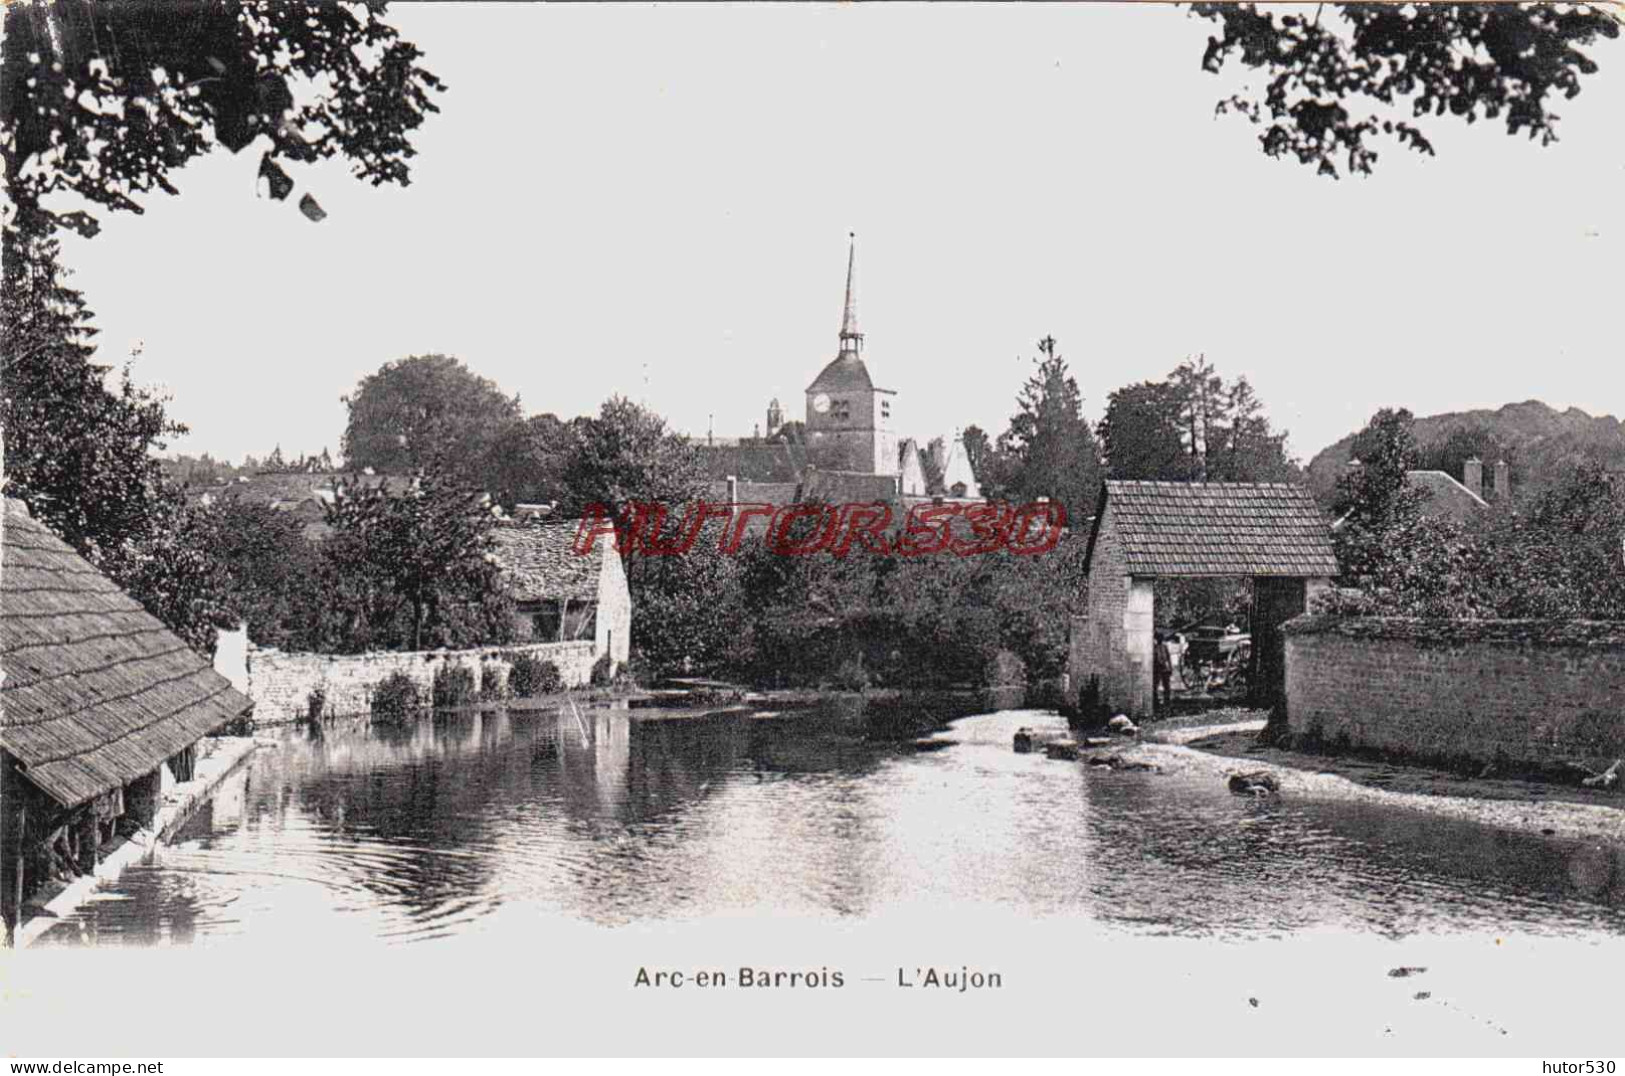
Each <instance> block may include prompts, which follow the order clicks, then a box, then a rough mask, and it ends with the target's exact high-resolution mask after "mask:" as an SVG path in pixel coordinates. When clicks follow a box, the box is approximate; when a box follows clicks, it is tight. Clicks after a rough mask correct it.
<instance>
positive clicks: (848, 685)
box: [831, 658, 869, 691]
mask: <svg viewBox="0 0 1625 1076" xmlns="http://www.w3.org/2000/svg"><path fill="white" fill-rule="evenodd" d="M831 683H832V684H833V686H834V687H835V688H836V690H838V691H867V690H869V670H867V669H865V668H864V667H863V662H862V661H859V660H858V659H857V658H847V659H846V660H845V661H843V662H841V664H840V667H839V668H837V669H836V670H835V676H834V677H833V678H832V680H831Z"/></svg>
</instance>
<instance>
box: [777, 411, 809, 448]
mask: <svg viewBox="0 0 1625 1076" xmlns="http://www.w3.org/2000/svg"><path fill="white" fill-rule="evenodd" d="M772 440H773V442H774V443H775V444H781V445H804V444H806V443H807V424H806V423H805V422H802V421H801V420H800V419H799V418H793V419H791V420H790V421H789V422H786V423H785V424H784V425H782V426H780V427H779V429H778V432H777V433H775V434H774V435H773V438H772Z"/></svg>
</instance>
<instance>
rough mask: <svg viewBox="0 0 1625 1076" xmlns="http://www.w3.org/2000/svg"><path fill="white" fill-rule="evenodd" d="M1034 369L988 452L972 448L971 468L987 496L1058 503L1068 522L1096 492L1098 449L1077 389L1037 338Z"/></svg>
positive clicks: (1052, 346) (1047, 341)
mask: <svg viewBox="0 0 1625 1076" xmlns="http://www.w3.org/2000/svg"><path fill="white" fill-rule="evenodd" d="M1038 351H1039V355H1040V356H1041V357H1040V358H1038V359H1035V360H1034V362H1035V365H1036V366H1037V367H1038V369H1037V370H1036V372H1035V373H1034V374H1033V376H1032V377H1031V378H1029V379H1028V380H1027V383H1026V384H1025V385H1023V386H1022V388H1021V392H1020V394H1019V395H1018V396H1017V397H1016V413H1015V414H1014V415H1012V416H1011V418H1010V425H1009V428H1008V429H1006V430H1005V432H1004V433H1003V434H1001V435H1000V436H999V439H998V442H997V444H996V447H995V449H994V451H993V452H992V453H988V452H987V451H986V450H985V449H984V448H978V449H977V450H976V454H977V455H980V457H981V459H980V468H978V467H977V465H976V461H974V460H973V461H972V470H973V471H974V472H975V474H976V477H977V481H978V483H979V484H981V485H982V492H983V494H984V495H986V496H989V497H999V498H1008V499H1010V500H1014V501H1021V502H1030V501H1036V500H1038V499H1039V498H1040V497H1047V498H1049V499H1050V500H1052V501H1058V502H1060V503H1061V504H1062V506H1064V507H1065V509H1066V518H1067V519H1068V520H1069V521H1071V522H1072V523H1073V524H1078V523H1081V522H1082V521H1083V520H1085V519H1088V518H1089V516H1090V515H1091V514H1092V513H1093V511H1094V505H1095V498H1096V497H1097V496H1098V494H1099V491H1100V480H1101V469H1100V451H1099V448H1098V447H1097V446H1096V444H1095V436H1094V433H1093V431H1091V430H1090V429H1089V424H1088V423H1087V422H1085V421H1084V418H1083V393H1082V392H1081V391H1080V390H1079V388H1078V382H1077V379H1076V378H1074V377H1073V376H1072V374H1071V372H1070V371H1069V370H1068V368H1067V364H1066V359H1065V358H1063V357H1062V356H1061V355H1060V353H1059V352H1057V351H1056V343H1055V338H1054V337H1053V336H1046V337H1045V338H1044V339H1042V340H1040V341H1039V342H1038Z"/></svg>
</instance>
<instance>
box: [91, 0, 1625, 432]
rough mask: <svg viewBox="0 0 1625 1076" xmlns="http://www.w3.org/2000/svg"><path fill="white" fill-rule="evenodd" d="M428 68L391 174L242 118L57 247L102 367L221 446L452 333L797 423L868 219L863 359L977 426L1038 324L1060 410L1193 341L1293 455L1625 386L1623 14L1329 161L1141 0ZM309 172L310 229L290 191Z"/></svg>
mask: <svg viewBox="0 0 1625 1076" xmlns="http://www.w3.org/2000/svg"><path fill="white" fill-rule="evenodd" d="M389 17H390V21H392V22H393V23H395V24H396V25H397V26H398V27H399V28H400V29H401V31H402V33H403V36H405V37H406V38H407V39H408V40H411V41H414V42H415V43H416V44H418V45H419V47H420V48H422V50H423V51H424V53H425V60H424V63H425V64H426V66H428V67H429V68H430V69H431V70H433V71H434V72H435V73H436V74H438V75H439V76H440V77H441V78H442V79H443V80H444V81H445V83H446V84H447V87H448V88H447V91H446V92H445V93H443V94H441V95H439V96H438V98H437V100H438V103H439V104H440V107H441V109H442V111H441V112H440V113H439V114H438V115H434V116H431V117H430V118H429V120H428V121H427V123H426V124H425V125H424V127H423V128H421V129H420V131H419V132H418V134H417V136H416V138H415V145H416V147H417V149H418V150H419V156H418V157H417V158H416V159H415V160H414V162H413V174H412V180H413V181H412V183H411V185H410V186H409V187H406V188H404V189H403V188H395V187H380V188H374V187H372V186H370V185H368V184H366V183H364V182H362V181H359V180H356V179H354V178H352V177H351V176H350V175H349V174H348V169H347V165H346V164H345V163H344V162H328V163H326V164H323V165H319V166H299V167H295V166H292V165H289V166H288V167H289V171H290V173H291V174H292V175H293V176H294V178H295V180H296V181H297V182H298V183H299V190H298V191H296V192H295V195H294V197H293V198H292V199H290V200H289V202H287V203H277V202H273V201H271V200H269V199H268V198H265V197H262V196H260V195H259V194H258V193H257V191H256V177H255V172H256V168H257V165H258V160H259V149H258V148H257V147H256V148H251V149H249V150H247V151H245V152H243V153H241V154H239V155H235V156H233V155H230V154H228V153H226V152H224V151H217V152H216V153H214V154H212V155H210V156H208V157H206V158H203V159H201V160H199V161H196V162H194V163H193V164H192V165H190V166H188V167H187V168H186V169H184V170H182V171H181V172H179V173H177V174H176V176H175V177H174V178H175V180H176V183H177V186H178V187H179V188H180V190H181V194H180V195H179V196H178V197H167V196H164V195H161V194H155V195H152V196H149V197H147V198H146V200H145V203H144V204H145V206H146V209H147V211H146V213H145V214H143V215H141V216H135V215H131V214H117V215H114V214H111V213H108V212H105V211H101V212H98V214H97V215H98V216H99V217H100V218H101V220H102V223H103V230H102V233H101V235H100V236H99V237H97V238H95V239H92V240H83V239H79V238H78V237H74V236H68V237H65V238H64V250H65V255H66V258H67V260H68V262H69V264H70V265H71V266H73V267H74V269H75V270H76V276H75V277H74V282H75V284H76V285H77V286H79V287H81V288H82V289H83V290H84V291H85V293H86V296H87V299H88V301H89V303H90V305H91V307H92V309H94V310H95V311H96V313H97V324H98V325H99V326H100V327H101V329H102V334H101V336H100V341H101V348H102V354H101V361H104V362H115V363H117V362H122V361H123V360H124V359H125V358H126V357H127V355H128V354H129V352H131V351H132V349H136V348H139V356H138V357H137V358H136V359H135V361H134V366H133V373H134V376H135V378H136V380H137V381H138V382H142V383H146V384H152V385H157V386H159V387H161V388H163V389H164V390H165V391H167V392H169V393H170V394H171V397H172V399H171V403H170V410H171V413H172V415H173V416H174V417H176V418H178V419H179V420H181V421H183V422H185V423H186V424H187V425H188V426H189V427H190V430H191V432H190V433H189V434H188V435H187V436H185V437H184V438H182V439H180V440H178V441H176V442H174V443H173V445H172V446H171V447H172V449H174V450H178V451H183V452H187V453H191V454H201V453H203V452H209V453H212V454H213V455H215V456H216V457H217V458H218V457H224V458H229V459H233V460H236V459H240V458H241V457H242V456H243V455H244V454H245V453H252V454H255V455H258V456H263V455H264V454H266V453H267V452H269V451H270V450H271V449H272V448H273V447H274V446H277V445H280V446H281V448H282V451H283V453H284V454H285V455H290V456H291V455H294V454H297V453H301V452H319V451H320V450H321V449H322V448H323V447H328V448H331V449H332V451H333V452H334V453H335V455H336V454H337V452H338V449H339V444H340V438H341V435H342V432H343V429H344V424H345V419H346V411H345V407H344V404H343V403H342V397H343V396H344V394H345V393H347V392H349V391H351V390H352V389H353V388H354V386H355V385H356V383H357V381H358V380H359V379H360V378H362V377H363V376H365V375H366V374H368V373H370V372H373V371H375V370H376V369H377V368H378V367H379V366H380V365H381V364H382V363H384V362H387V361H389V360H392V359H399V358H402V357H405V356H408V355H413V354H429V353H434V352H441V353H446V354H451V355H455V356H457V357H459V358H461V359H462V360H463V361H464V362H466V363H467V365H468V366H469V367H470V368H472V369H473V370H474V371H476V372H477V373H479V374H481V375H483V376H485V377H488V378H490V379H492V380H493V381H495V382H497V383H498V384H499V385H501V386H502V387H503V388H504V389H506V390H507V391H509V392H517V393H518V394H519V395H520V397H521V401H522V403H523V406H524V408H525V410H526V411H527V413H538V412H543V411H550V412H553V413H556V414H558V415H561V416H566V417H568V416H571V415H577V414H584V413H590V412H595V411H596V410H597V408H598V406H599V404H600V403H601V402H602V401H603V400H604V399H605V398H607V397H608V396H610V395H611V394H614V393H620V394H624V395H626V396H629V397H631V398H632V399H634V400H638V401H641V402H643V403H645V404H647V405H648V406H650V407H651V408H653V409H655V410H657V411H659V412H660V413H661V414H663V415H665V416H666V417H667V419H668V420H669V421H670V422H671V423H672V425H673V426H674V427H675V428H676V429H678V430H681V431H686V432H688V433H691V434H694V435H697V436H700V437H704V436H705V434H706V433H707V430H708V429H714V430H715V433H716V434H717V435H718V436H740V435H748V434H750V433H751V432H752V431H753V426H754V425H755V424H756V423H759V422H762V421H763V420H764V413H765V410H766V407H767V403H768V401H769V400H770V399H772V398H774V397H777V398H778V399H779V400H781V401H782V402H783V404H784V406H785V409H786V411H787V413H788V414H789V416H790V417H792V418H800V417H802V415H803V411H804V396H803V392H804V389H805V386H806V385H807V384H808V383H809V382H810V381H811V380H812V378H813V377H814V376H815V375H816V374H817V372H818V370H819V369H820V368H821V367H822V365H823V364H824V363H826V362H827V361H828V360H829V359H830V358H832V357H833V356H834V355H835V352H836V346H837V339H836V337H837V332H838V330H839V327H840V314H841V300H842V289H843V285H844V273H845V268H846V256H847V235H848V233H849V232H855V233H856V234H857V245H858V246H857V250H858V253H857V258H858V287H859V311H860V320H861V326H862V329H863V331H864V332H865V333H866V334H867V339H866V350H865V357H866V359H867V361H868V363H869V366H870V370H871V372H872V374H873V376H874V377H875V380H876V381H877V383H879V384H881V385H882V386H884V387H887V388H892V389H895V390H897V392H898V397H897V403H896V404H895V405H894V412H893V413H894V415H895V416H896V421H897V424H898V426H899V428H900V430H901V431H902V432H903V433H904V434H905V435H914V436H918V437H920V438H922V439H925V438H929V437H931V436H935V435H937V434H951V433H952V432H953V431H955V430H957V429H959V428H961V427H964V426H967V425H970V424H972V423H974V424H977V425H980V426H982V427H983V428H985V429H989V430H992V431H995V432H997V431H999V430H1002V429H1003V428H1004V426H1005V424H1006V422H1007V421H1008V419H1009V415H1010V413H1011V411H1012V410H1013V407H1014V398H1015V395H1016V393H1017V391H1018V390H1019V388H1020V386H1021V383H1022V382H1023V381H1024V380H1025V379H1026V377H1028V376H1029V375H1030V373H1031V372H1032V359H1033V356H1034V355H1035V354H1036V348H1035V343H1036V341H1037V340H1038V339H1040V338H1041V337H1043V336H1045V335H1054V336H1055V337H1056V338H1057V340H1058V341H1059V350H1060V352H1061V353H1062V354H1063V355H1064V356H1065V357H1066V358H1067V360H1068V362H1069V363H1070V365H1071V368H1072V370H1073V372H1074V374H1075V375H1076V377H1077V379H1078V381H1079V384H1080V386H1081V387H1082V390H1083V392H1084V396H1085V411H1086V413H1087V415H1088V417H1089V418H1090V420H1091V421H1094V420H1096V419H1098V418H1099V416H1100V414H1101V412H1102V410H1103V408H1104V405H1105V400H1106V397H1107V394H1108V393H1109V392H1111V391H1112V390H1113V389H1115V388H1118V387H1121V386H1123V385H1126V384H1130V383H1133V382H1137V381H1142V380H1146V379H1150V378H1157V377H1161V376H1163V375H1165V374H1166V373H1167V372H1168V371H1169V370H1171V369H1172V368H1173V367H1174V366H1176V365H1177V364H1178V363H1180V362H1181V361H1182V360H1183V359H1185V358H1186V357H1187V356H1189V355H1192V354H1196V353H1203V354H1205V355H1206V356H1207V358H1208V360H1209V361H1211V362H1212V363H1213V364H1214V365H1215V366H1216V367H1217V368H1218V370H1219V372H1220V373H1221V374H1223V375H1225V376H1226V377H1227V378H1230V377H1235V376H1237V375H1240V374H1245V375H1246V376H1247V377H1248V378H1249V379H1250V380H1251V381H1252V383H1253V385H1254V387H1255V389H1256V390H1257V392H1258V395H1259V396H1260V398H1261V399H1262V401H1263V402H1264V404H1265V407H1266V409H1267V411H1268V414H1269V415H1270V417H1271V418H1272V419H1273V420H1274V422H1275V424H1276V426H1277V428H1278V429H1279V428H1285V429H1287V430H1289V431H1290V435H1291V436H1290V442H1289V445H1290V448H1291V450H1292V451H1293V452H1295V453H1296V454H1297V455H1299V456H1300V457H1301V458H1302V459H1304V460H1307V459H1308V458H1309V457H1310V456H1311V455H1313V454H1314V453H1315V452H1316V451H1318V450H1319V449H1321V448H1322V447H1324V446H1325V445H1327V444H1328V443H1330V442H1332V441H1334V440H1336V439H1337V438H1339V437H1341V436H1342V435H1344V434H1346V433H1349V432H1352V431H1353V430H1355V429H1358V428H1359V427H1360V426H1361V425H1363V424H1364V422H1365V420H1366V419H1367V418H1368V417H1369V416H1370V415H1371V413H1372V412H1373V411H1375V410H1376V409H1377V408H1379V407H1382V406H1389V405H1396V406H1406V407H1409V408H1411V409H1412V411H1414V412H1416V413H1417V414H1429V413H1435V412H1439V411H1446V410H1458V409H1464V408H1472V407H1495V406H1499V405H1501V404H1505V403H1509V402H1515V401H1521V400H1526V399H1541V400H1545V401H1546V402H1548V403H1550V404H1552V405H1554V406H1557V407H1565V406H1571V405H1573V406H1579V407H1581V408H1583V409H1585V410H1588V411H1591V412H1592V413H1598V414H1600V413H1613V414H1620V413H1621V412H1625V362H1622V361H1621V360H1622V358H1625V355H1622V351H1625V348H1622V346H1621V335H1620V332H1619V329H1618V325H1619V319H1618V315H1617V309H1618V305H1619V298H1620V287H1619V283H1620V280H1621V279H1622V273H1625V246H1622V243H1625V199H1621V198H1620V197H1619V194H1618V191H1619V189H1620V186H1621V183H1622V181H1625V171H1622V170H1625V128H1622V127H1621V126H1620V124H1619V116H1620V115H1622V114H1625V41H1619V40H1616V41H1613V42H1604V43H1602V44H1601V45H1598V46H1594V47H1593V49H1592V52H1591V54H1592V56H1593V57H1594V58H1595V59H1597V60H1598V62H1599V63H1600V64H1601V66H1602V71H1601V72H1600V73H1599V74H1598V75H1597V76H1595V77H1592V78H1589V79H1586V80H1585V81H1584V84H1583V85H1584V90H1583V92H1582V93H1581V94H1580V96H1579V97H1578V98H1576V99H1574V100H1572V101H1563V102H1559V103H1558V104H1557V105H1556V106H1555V111H1556V112H1558V113H1559V114H1560V115H1561V116H1562V120H1561V123H1560V125H1559V131H1560V134H1561V135H1562V140H1561V141H1559V142H1558V143H1557V144H1555V145H1553V146H1549V147H1544V148H1542V147H1541V146H1539V145H1538V143H1531V142H1529V141H1527V140H1526V139H1524V138H1522V137H1517V138H1514V137H1509V136H1507V135H1506V134H1505V132H1504V127H1502V126H1499V125H1494V124H1484V123H1480V124H1478V125H1475V126H1473V127H1471V128H1469V127H1467V126H1465V125H1464V124H1461V123H1460V122H1459V121H1456V120H1454V119H1451V118H1448V117H1445V118H1439V119H1435V120H1433V121H1432V122H1430V123H1428V124H1427V125H1426V127H1425V130H1426V131H1427V133H1428V135H1429V137H1430V138H1432V139H1433V141H1434V143H1435V145H1436V146H1437V148H1438V156H1437V157H1436V158H1423V157H1419V156H1417V155H1415V154H1412V153H1410V152H1409V151H1407V150H1402V149H1401V148H1399V147H1398V146H1395V145H1392V144H1384V145H1383V146H1381V147H1380V148H1381V149H1382V150H1383V152H1382V157H1381V160H1380V161H1379V163H1378V166H1377V169H1376V173H1375V175H1373V176H1371V177H1369V178H1352V179H1350V178H1345V179H1342V180H1339V181H1336V182H1333V181H1330V180H1328V179H1325V178H1322V177H1319V176H1316V175H1315V174H1314V172H1313V170H1312V169H1310V168H1308V167H1305V166H1302V165H1299V164H1297V163H1295V162H1287V161H1277V160H1271V159H1269V158H1267V157H1265V156H1264V155H1263V154H1262V153H1261V152H1260V150H1259V148H1258V145H1257V142H1256V138H1255V135H1256V132H1255V131H1254V130H1253V129H1251V128H1250V127H1249V126H1248V125H1247V124H1246V122H1245V121H1244V120H1241V119H1239V118H1237V117H1234V116H1215V114H1214V104H1215V102H1216V101H1217V100H1218V99H1219V98H1220V97H1222V96H1224V95H1226V94H1228V93H1230V92H1233V91H1234V90H1236V89H1238V88H1240V87H1241V86H1242V85H1243V84H1244V83H1245V81H1246V76H1245V75H1244V74H1242V73H1241V72H1239V71H1236V70H1229V71H1227V72H1226V73H1224V74H1223V75H1220V76H1214V75H1211V74H1208V73H1206V72H1204V71H1202V69H1201V65H1200V60H1201V55H1202V51H1203V48H1204V46H1205V43H1206V40H1207V35H1208V33H1209V32H1211V31H1212V29H1213V25H1212V24H1211V23H1208V22H1206V21H1203V20H1200V19H1197V18H1194V17H1191V16H1190V15H1188V13H1187V12H1186V11H1185V10H1184V9H1183V8H1172V7H1165V6H1160V5H1155V6H1127V5H1123V6H1117V5H1098V6H1061V5H1009V6H1002V5H1001V6H969V5H966V6H950V5H941V6H933V7H918V6H911V5H815V4H808V5H774V6H732V5H717V6H702V7H670V6H659V5H652V6H633V5H626V6H609V7H598V6H585V5H560V6H551V5H549V6H540V5H537V6H531V5H517V4H514V5H480V4H460V5H444V6H443V5H428V4H424V5H406V4H401V5H396V6H394V7H392V8H391V9H390V16H389ZM305 191H309V192H311V193H312V194H314V195H315V196H316V197H317V198H318V199H319V200H320V202H321V204H322V205H323V206H324V208H326V209H327V211H328V217H327V219H326V220H324V221H322V222H320V223H311V222H309V221H307V220H306V219H305V218H304V217H303V216H302V215H300V213H299V212H298V211H297V210H296V209H294V208H293V202H294V201H297V199H298V197H299V194H301V193H303V192H305Z"/></svg>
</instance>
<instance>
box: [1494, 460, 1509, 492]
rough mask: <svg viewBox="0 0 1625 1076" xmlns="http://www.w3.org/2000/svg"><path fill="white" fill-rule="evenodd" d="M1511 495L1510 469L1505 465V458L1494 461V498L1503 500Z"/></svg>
mask: <svg viewBox="0 0 1625 1076" xmlns="http://www.w3.org/2000/svg"><path fill="white" fill-rule="evenodd" d="M1510 496H1512V475H1511V469H1510V468H1508V467H1507V461H1506V460H1496V461H1495V499H1496V500H1498V501H1499V500H1503V499H1505V498H1507V497H1510Z"/></svg>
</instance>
